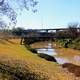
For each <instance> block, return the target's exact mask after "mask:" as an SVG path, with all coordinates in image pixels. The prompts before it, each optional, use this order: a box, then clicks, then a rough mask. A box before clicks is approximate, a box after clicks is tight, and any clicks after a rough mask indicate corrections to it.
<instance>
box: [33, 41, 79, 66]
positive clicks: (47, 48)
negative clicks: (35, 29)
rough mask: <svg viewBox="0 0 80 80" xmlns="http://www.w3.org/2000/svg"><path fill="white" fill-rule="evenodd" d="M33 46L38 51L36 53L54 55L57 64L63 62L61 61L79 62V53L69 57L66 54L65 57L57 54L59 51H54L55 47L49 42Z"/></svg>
mask: <svg viewBox="0 0 80 80" xmlns="http://www.w3.org/2000/svg"><path fill="white" fill-rule="evenodd" d="M34 46H35V47H34ZM34 46H33V48H35V49H36V50H37V51H38V53H44V54H48V55H51V56H54V57H55V59H56V60H57V62H58V63H59V64H63V63H75V64H80V56H79V55H74V56H70V57H69V58H68V57H67V56H66V57H63V56H59V53H57V52H56V50H55V48H54V47H53V45H52V44H51V43H50V42H49V43H47V44H46V43H44V42H42V43H39V44H37V47H36V45H34ZM39 46H40V47H39ZM68 56H69V55H68Z"/></svg>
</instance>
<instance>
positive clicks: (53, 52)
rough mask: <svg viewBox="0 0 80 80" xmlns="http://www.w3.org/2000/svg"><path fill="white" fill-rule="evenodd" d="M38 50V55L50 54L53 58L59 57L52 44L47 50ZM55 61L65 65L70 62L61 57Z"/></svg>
mask: <svg viewBox="0 0 80 80" xmlns="http://www.w3.org/2000/svg"><path fill="white" fill-rule="evenodd" d="M36 50H37V51H38V53H44V54H48V55H51V56H54V55H57V53H56V51H55V49H53V48H52V44H51V43H49V44H48V45H47V48H39V49H36ZM54 57H55V56H54ZM55 59H56V60H57V62H58V63H59V64H63V63H67V62H68V60H67V59H64V58H60V57H55Z"/></svg>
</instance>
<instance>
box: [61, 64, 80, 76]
mask: <svg viewBox="0 0 80 80" xmlns="http://www.w3.org/2000/svg"><path fill="white" fill-rule="evenodd" d="M62 67H63V68H67V69H68V71H69V72H71V73H73V74H74V75H75V76H77V77H80V66H78V65H75V64H72V63H64V64H62Z"/></svg>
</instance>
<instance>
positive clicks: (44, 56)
mask: <svg viewBox="0 0 80 80" xmlns="http://www.w3.org/2000/svg"><path fill="white" fill-rule="evenodd" d="M38 56H39V57H41V58H44V59H46V60H48V61H54V62H57V61H56V59H55V58H54V57H53V56H50V55H48V54H44V53H38Z"/></svg>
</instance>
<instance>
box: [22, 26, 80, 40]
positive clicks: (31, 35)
mask: <svg viewBox="0 0 80 80" xmlns="http://www.w3.org/2000/svg"><path fill="white" fill-rule="evenodd" d="M67 30H69V29H68V28H58V29H28V30H23V31H22V35H21V37H22V39H24V38H26V39H35V38H36V39H41V40H50V39H51V40H53V39H54V38H57V37H60V36H61V35H57V33H58V32H60V31H67ZM77 31H79V32H80V28H77ZM65 37H67V36H65Z"/></svg>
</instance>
